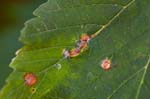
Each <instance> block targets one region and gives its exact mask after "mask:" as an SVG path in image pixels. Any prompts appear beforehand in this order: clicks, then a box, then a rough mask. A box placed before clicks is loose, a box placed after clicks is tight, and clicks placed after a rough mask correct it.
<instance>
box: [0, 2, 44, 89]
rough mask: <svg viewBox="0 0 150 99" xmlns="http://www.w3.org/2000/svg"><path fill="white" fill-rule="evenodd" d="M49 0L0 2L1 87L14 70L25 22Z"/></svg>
mask: <svg viewBox="0 0 150 99" xmlns="http://www.w3.org/2000/svg"><path fill="white" fill-rule="evenodd" d="M46 1H47V0H1V3H0V88H2V86H3V85H4V84H5V80H6V78H7V77H8V75H9V73H10V72H11V71H12V69H11V68H9V63H10V62H11V59H12V58H13V57H14V56H15V52H16V50H17V49H19V48H20V47H21V46H22V44H21V43H20V42H19V41H18V37H19V35H20V30H21V29H22V28H23V26H24V22H25V21H26V20H28V19H30V18H32V17H34V16H33V15H32V12H33V11H34V10H35V9H36V8H37V7H38V6H39V5H40V4H42V3H43V2H46Z"/></svg>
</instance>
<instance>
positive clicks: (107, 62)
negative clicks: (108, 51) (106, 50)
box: [101, 58, 111, 70]
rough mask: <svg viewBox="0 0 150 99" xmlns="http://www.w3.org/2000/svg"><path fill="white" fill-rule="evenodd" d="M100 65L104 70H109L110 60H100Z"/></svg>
mask: <svg viewBox="0 0 150 99" xmlns="http://www.w3.org/2000/svg"><path fill="white" fill-rule="evenodd" d="M101 67H102V68H103V69H104V70H109V69H110V68H111V60H109V59H108V58H106V59H104V60H102V62H101Z"/></svg>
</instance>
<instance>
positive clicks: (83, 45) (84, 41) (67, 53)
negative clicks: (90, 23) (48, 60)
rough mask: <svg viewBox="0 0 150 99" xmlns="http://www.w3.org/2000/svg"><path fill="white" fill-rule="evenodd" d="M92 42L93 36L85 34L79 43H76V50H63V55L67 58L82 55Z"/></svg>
mask: <svg viewBox="0 0 150 99" xmlns="http://www.w3.org/2000/svg"><path fill="white" fill-rule="evenodd" d="M90 40H91V36H89V35H87V34H83V35H82V36H81V38H80V40H79V41H77V42H76V45H75V48H73V49H71V50H70V51H69V50H67V49H64V50H63V55H64V57H65V58H70V57H76V56H78V55H80V53H81V52H83V51H84V50H86V49H87V48H88V43H89V41H90Z"/></svg>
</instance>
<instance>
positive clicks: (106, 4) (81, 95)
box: [0, 0, 150, 99]
mask: <svg viewBox="0 0 150 99" xmlns="http://www.w3.org/2000/svg"><path fill="white" fill-rule="evenodd" d="M149 4H150V1H149V0H143V1H141V0H124V1H122V0H115V1H114V0H49V1H48V2H46V3H44V4H42V5H41V6H40V7H39V8H37V9H36V10H35V11H34V15H35V16H36V17H35V18H33V19H30V20H29V21H27V22H26V23H25V27H24V28H23V30H22V31H21V36H20V40H21V42H22V43H23V44H24V47H23V48H21V49H20V50H19V51H18V52H17V53H16V54H17V55H16V57H15V58H14V59H13V60H12V62H11V64H10V66H11V67H12V68H14V72H13V73H11V74H10V76H9V77H8V79H7V84H6V85H5V86H4V88H3V89H2V91H1V94H0V98H1V99H55V98H56V99H106V98H107V99H147V98H148V97H150V81H149V78H148V77H149V75H150V74H149V73H150V67H149V62H150V53H149V51H150V47H149V46H150V39H149V38H150V28H149V27H150V18H149V17H150V12H149V9H150V6H149ZM83 33H87V34H89V35H91V34H94V33H95V34H96V37H95V38H93V39H92V40H91V41H90V42H89V44H88V46H89V48H88V50H86V51H84V52H82V53H81V54H80V55H79V56H77V57H75V58H71V59H65V58H63V55H62V50H63V49H65V48H67V49H72V48H74V45H75V42H76V40H78V39H79V38H80V36H81V35H82V34H83ZM106 57H108V58H112V59H111V61H112V64H111V66H112V67H111V69H110V70H108V71H105V70H103V69H102V68H101V67H100V65H101V61H102V60H103V59H105V58H106ZM25 73H34V74H35V75H36V77H37V80H38V81H37V83H36V84H35V85H34V86H32V87H29V86H27V85H26V84H25V82H24V78H23V77H24V75H25Z"/></svg>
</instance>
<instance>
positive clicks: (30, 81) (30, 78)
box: [24, 73, 37, 86]
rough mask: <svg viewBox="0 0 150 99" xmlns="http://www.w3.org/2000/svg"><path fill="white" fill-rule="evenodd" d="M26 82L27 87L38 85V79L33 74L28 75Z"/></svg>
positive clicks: (25, 78) (26, 75)
mask: <svg viewBox="0 0 150 99" xmlns="http://www.w3.org/2000/svg"><path fill="white" fill-rule="evenodd" d="M24 81H25V84H26V85H27V86H33V85H35V84H36V83H37V77H36V76H35V75H34V74H33V73H26V74H25V75H24Z"/></svg>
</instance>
